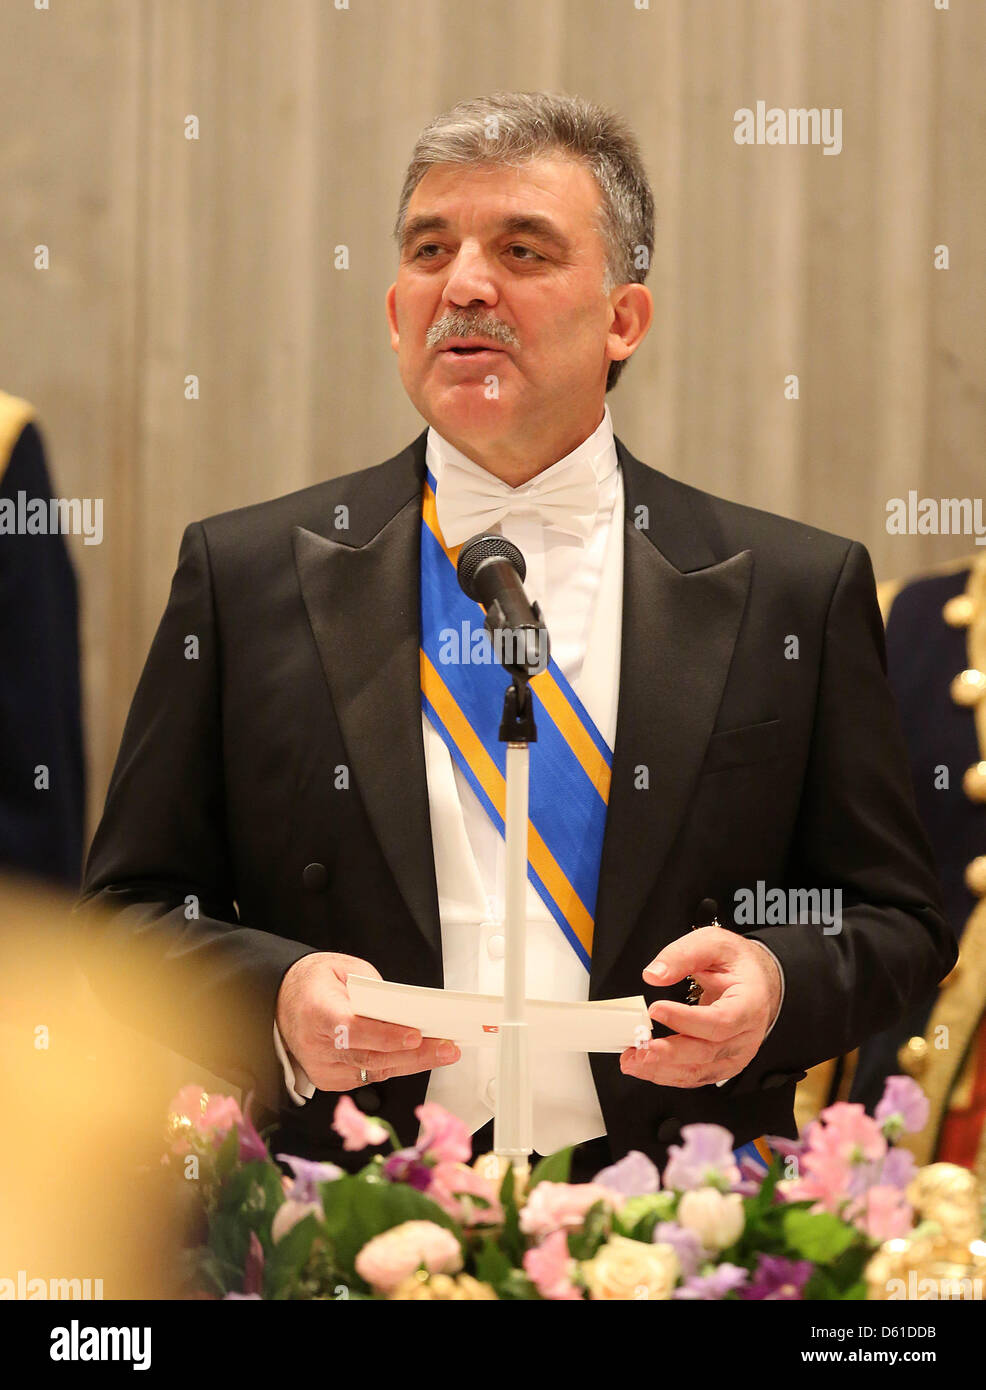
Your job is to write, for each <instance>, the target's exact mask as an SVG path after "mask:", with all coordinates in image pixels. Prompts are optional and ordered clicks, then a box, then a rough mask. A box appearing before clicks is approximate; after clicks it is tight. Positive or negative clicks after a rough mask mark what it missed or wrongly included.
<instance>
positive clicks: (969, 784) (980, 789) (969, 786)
mask: <svg viewBox="0 0 986 1390" xmlns="http://www.w3.org/2000/svg"><path fill="white" fill-rule="evenodd" d="M962 790H963V791H964V792H965V794H966V796H967V797H968V798H969V800H970V801H986V761H984V762H981V763H973V764H972V766H971V767H967V768H966V770H965V773H964V775H963V777H962Z"/></svg>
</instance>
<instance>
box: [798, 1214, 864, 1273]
mask: <svg viewBox="0 0 986 1390" xmlns="http://www.w3.org/2000/svg"><path fill="white" fill-rule="evenodd" d="M781 1224H782V1228H783V1231H784V1237H785V1240H786V1242H787V1245H788V1247H789V1249H790V1251H791V1253H792V1254H794V1255H798V1256H800V1257H801V1258H802V1259H804V1260H811V1262H812V1264H830V1263H831V1262H832V1261H833V1260H836V1259H838V1257H839V1256H840V1255H841V1254H842V1253H843V1251H845V1250H848V1249H849V1247H850V1245H852V1244H853V1242H854V1241H855V1240H857V1239H858V1232H857V1231H856V1230H855V1228H854V1227H852V1226H848V1225H846V1223H845V1222H844V1221H840V1220H839V1218H838V1217H837V1216H833V1215H832V1213H831V1212H827V1211H820V1212H814V1213H813V1212H810V1211H804V1210H802V1209H800V1208H797V1207H793V1208H789V1209H788V1210H787V1211H785V1212H784V1215H783V1218H782V1223H781Z"/></svg>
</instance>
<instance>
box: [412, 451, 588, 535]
mask: <svg viewBox="0 0 986 1390" xmlns="http://www.w3.org/2000/svg"><path fill="white" fill-rule="evenodd" d="M550 473H551V469H550V468H549V469H546V470H545V473H542V474H539V476H538V477H536V478H532V479H531V481H530V482H529V483H525V484H524V485H523V486H522V487H520V488H512V487H510V486H509V485H508V484H507V483H504V482H501V480H500V479H499V478H495V477H494V476H493V474H492V473H486V472H483V473H482V474H480V473H478V472H473V470H472V469H467V468H464V467H463V466H462V464H461V463H460V462H459V461H458V460H457V459H456V458H455V457H451V458H448V459H446V460H445V462H444V464H443V467H442V474H441V477H440V479H439V481H438V488H437V491H436V493H435V508H436V510H437V512H438V524H439V526H440V527H441V531H442V536H443V538H444V540H445V544H446V545H461V544H462V542H463V541H465V540H468V539H469V537H470V536H475V535H478V534H479V533H480V532H481V531H488V530H490V528H491V527H493V526H496V524H497V523H498V522H500V521H502V520H503V518H504V517H505V516H508V515H510V514H511V513H515V512H534V513H535V514H536V515H537V516H538V517H539V518H540V520H541V521H542V523H543V524H544V525H545V526H550V527H552V528H553V529H554V530H556V531H562V532H564V533H565V534H567V535H570V536H577V537H579V538H580V539H581V540H584V541H585V540H588V539H589V537H590V536H591V535H592V529H593V527H594V525H595V522H596V513H597V512H598V510H599V483H598V481H597V479H596V475H595V472H594V471H593V468H592V464H591V462H590V461H589V459H587V458H580V459H578V460H577V461H576V462H573V463H572V464H571V466H570V467H567V468H563V469H562V470H560V472H559V473H557V474H555V475H554V476H553V477H548V476H547V474H550Z"/></svg>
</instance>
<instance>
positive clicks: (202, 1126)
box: [195, 1096, 243, 1139]
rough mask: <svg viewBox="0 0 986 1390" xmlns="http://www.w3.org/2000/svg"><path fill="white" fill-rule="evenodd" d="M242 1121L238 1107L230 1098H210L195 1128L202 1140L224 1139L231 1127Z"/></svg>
mask: <svg viewBox="0 0 986 1390" xmlns="http://www.w3.org/2000/svg"><path fill="white" fill-rule="evenodd" d="M242 1121H243V1115H242V1113H241V1111H240V1107H239V1105H238V1104H237V1103H236V1101H235V1100H234V1099H233V1097H232V1096H210V1097H209V1101H208V1104H207V1105H206V1107H205V1110H204V1111H203V1113H202V1115H201V1116H200V1118H199V1120H198V1122H197V1123H196V1125H195V1128H196V1129H197V1130H198V1131H199V1133H200V1134H201V1135H202V1136H203V1137H204V1138H209V1137H211V1138H213V1139H225V1138H226V1135H227V1134H228V1133H229V1131H230V1130H231V1129H232V1128H233V1126H234V1125H239V1124H241V1123H242Z"/></svg>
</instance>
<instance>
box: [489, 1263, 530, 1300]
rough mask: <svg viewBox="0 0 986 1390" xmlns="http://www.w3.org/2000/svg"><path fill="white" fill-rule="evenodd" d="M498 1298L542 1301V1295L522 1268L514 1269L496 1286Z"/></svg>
mask: <svg viewBox="0 0 986 1390" xmlns="http://www.w3.org/2000/svg"><path fill="white" fill-rule="evenodd" d="M496 1294H497V1297H498V1298H503V1299H509V1300H524V1301H533V1302H540V1301H541V1295H540V1294H539V1293H538V1291H537V1289H536V1288H535V1287H534V1285H533V1284H532V1283H531V1281H530V1279H528V1277H527V1275H526V1274H525V1273H524V1271H523V1270H522V1269H512V1270H511V1271H510V1274H509V1275H508V1276H507V1278H506V1279H504V1280H503V1282H502V1283H501V1284H499V1285H498V1286H497V1288H496Z"/></svg>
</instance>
